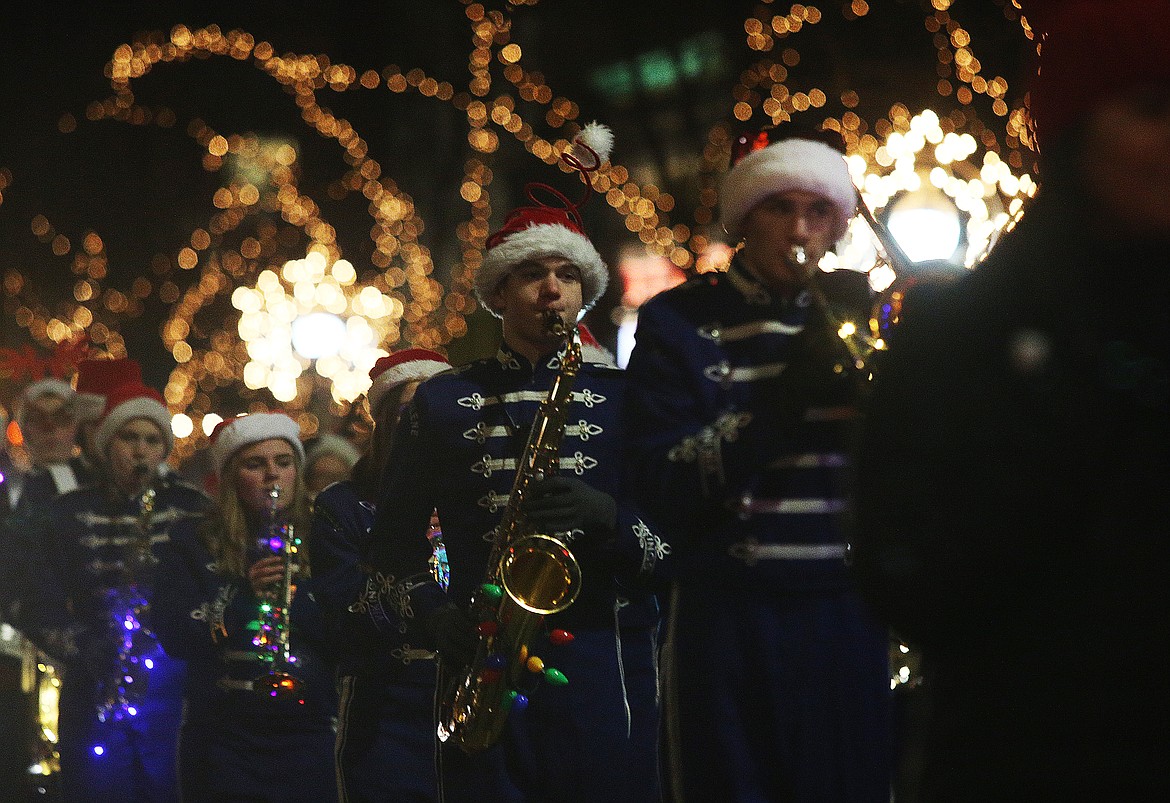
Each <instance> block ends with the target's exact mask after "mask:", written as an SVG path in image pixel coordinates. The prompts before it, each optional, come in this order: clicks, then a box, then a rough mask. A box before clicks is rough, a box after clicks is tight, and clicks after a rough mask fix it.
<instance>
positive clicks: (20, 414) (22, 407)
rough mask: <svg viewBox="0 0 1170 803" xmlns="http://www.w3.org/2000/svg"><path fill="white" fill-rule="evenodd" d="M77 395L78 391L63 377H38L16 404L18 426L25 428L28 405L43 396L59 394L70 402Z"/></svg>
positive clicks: (23, 392)
mask: <svg viewBox="0 0 1170 803" xmlns="http://www.w3.org/2000/svg"><path fill="white" fill-rule="evenodd" d="M76 395H77V392H76V391H75V390H73V388H72V387H71V386H70V384H69V383H68V382H66V381H65V380H63V379H57V378H56V377H49V378H47V379H38V380H37V381H36V382H33V383H32V384H31V385H29V386H28V387H26V388H25V389H24V390H23V391H22V392H21V394H20V398H19V399H18V401H17V405H16V423H17V426H19V427H20V428H21V429H24V427H25V423H26V422H27V420H28V406H29V405H30V404H32V403H33V402H34V401H36V400H37V399H39V398H41V397H42V396H59V397H60V398H61V399H63V400H65V402H66V403H68V402H71V401H72V400H73V397H74V396H76Z"/></svg>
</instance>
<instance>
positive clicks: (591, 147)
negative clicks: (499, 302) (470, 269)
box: [475, 121, 613, 318]
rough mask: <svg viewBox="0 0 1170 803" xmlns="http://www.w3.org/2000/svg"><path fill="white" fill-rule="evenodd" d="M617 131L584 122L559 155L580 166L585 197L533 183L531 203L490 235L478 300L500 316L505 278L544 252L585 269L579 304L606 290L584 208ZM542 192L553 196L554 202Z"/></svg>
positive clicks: (478, 276)
mask: <svg viewBox="0 0 1170 803" xmlns="http://www.w3.org/2000/svg"><path fill="white" fill-rule="evenodd" d="M612 148H613V132H612V131H610V129H609V128H608V127H606V126H604V125H602V124H600V123H598V122H596V121H595V122H592V123H589V124H588V125H586V126H585V127H584V128H583V129H582V130H581V132H580V133H579V134H578V135H577V136H576V137H574V138H573V142H572V143H571V144H570V146H569V148H568V150H567V151H566V152H565V153H564V154H562V155H561V160H562V161H563V162H564V163H565V164H567V165H569V166H570V167H572V168H574V169H575V170H579V171H580V172H581V175H582V176H583V177H584V179H585V182H586V188H585V196H584V198H582V200H581V201H580V202H578V203H573V202H572V201H570V200H569V199H568V198H566V197H565V196H564V195H563V194H561V193H560V192H558V191H557V190H556V189H554V188H552V187H550V186H549V185H547V184H542V183H540V182H532V183H530V184H528V185H527V187H526V188H525V190H526V193H527V195H528V198H529V200H531V201H532V202H533V204H534V205H533V206H520V207H517V208H516V209H513V210H512V211H511V212H510V213H508V217H507V219H506V220H505V221H504V225H503V226H501V227H500V230H499V231H496V232H494V233H493V234H492V235H491V236H490V237H488V239H487V253H486V254H485V255H484V259H483V264H482V265H481V266H480V268H479V270H478V271H476V274H475V295H476V296H477V297H478V298H479V301H480V304H482V305H483V308H484V309H486V310H487V311H488V312H490V313H491V314H493V315H495V316H496V317H497V318H498V317H500V315H499V313H498V312H497V311H496V310H495V309H494V308H493V307H492V305H491V303H490V302H491V297H492V294H493V293H494V292H495V290H496V288H497V287H498V286H499V284H500V282H501V281H503V280H504V277H506V276H507V275H508V273H509V272H511V270H512V269H513V268H515V267H516V266H517V265H520V264H521V263H523V262H526V261H528V260H532V259H540V258H542V257H550V256H556V257H563V258H564V259H567V260H569V261H570V262H572V263H573V265H574V266H575V267H576V268H577V269H578V270H579V271H581V303H582V307H583V308H584V309H589V308H590V307H592V306H593V305H594V304H596V303H597V300H598V299H600V298H601V297H602V296H603V295H604V294H605V288H606V286H607V285H608V284H609V268H608V267H607V266H606V264H605V260H603V259H602V258H601V254H600V253H599V252H598V251H597V248H595V247H594V245H593V242H592V241H591V240H590V239H589V237H588V235H587V234H586V233H585V225H584V222H583V221H582V219H581V212H580V208H581V206H582V205H583V204H584V203H585V201H586V200H588V198H589V196H590V194H591V193H592V187H593V184H592V178H591V174H592V173H595V172H597V170H598V168H600V167H601V165H602V164H604V163H605V161H606V160H607V159H609V152H610V150H611V149H612ZM538 193H540V194H543V195H547V196H550V197H552V198H555V199H556V200H557V201H558V202H559V203H560V204H561V205H560V206H551V205H549V204H547V203H545V202H544V201H543V200H542V199H541V198H539V197H538V195H537V194H538Z"/></svg>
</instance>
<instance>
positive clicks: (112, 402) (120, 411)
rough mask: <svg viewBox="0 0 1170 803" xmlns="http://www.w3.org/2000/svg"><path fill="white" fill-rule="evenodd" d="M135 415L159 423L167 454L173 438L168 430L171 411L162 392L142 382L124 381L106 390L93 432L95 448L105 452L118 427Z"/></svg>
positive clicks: (101, 452)
mask: <svg viewBox="0 0 1170 803" xmlns="http://www.w3.org/2000/svg"><path fill="white" fill-rule="evenodd" d="M136 418H145V419H146V420H147V421H151V422H153V423H155V424H157V425H158V428H159V429H160V430H162V434H163V438H164V439H165V440H166V444H167V449H166V453H167V454H170V452H171V447H172V446H174V443H175V438H174V434H173V433H172V432H171V413H170V410H168V409H167V406H166V404H165V403H164V402H163V397H162V394H161V393H159V392H158V391H157V390H155V389H154V388H148V387H147V386H146V385H144V384H142V383H141V382H125V383H123V384H121V385H119V386H117V387H116V388H114V389H113V390H110V391H109V392H108V393H106V407H105V411H104V412H103V413H102V417H101V420H100V422H99V423H98V427H97V430H96V431H95V432H94V434H93V443H94V448H95V449H96V450H97V452H98V454H105V453H106V447H107V446H109V444H110V440H111V439H112V438H113V437H114V433H116V432H117V431H118V430H119V429H121V428H122V427H123V426H124V425H125V424H127V423H129V422H130V421H133V420H134V419H136Z"/></svg>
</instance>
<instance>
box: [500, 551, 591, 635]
mask: <svg viewBox="0 0 1170 803" xmlns="http://www.w3.org/2000/svg"><path fill="white" fill-rule="evenodd" d="M500 580H501V584H502V585H503V586H504V591H506V592H507V593H508V596H509V597H511V598H512V599H513V600H515V602H516V604H517V605H519V606H520V607H521V608H523V609H524V610H526V611H531V612H532V613H539V614H544V615H548V614H550V613H558V612H560V611H563V610H564V609H565V608H568V607H569V606H570V605H572V604H573V601H574V600H576V599H577V594H578V593H579V592H580V590H581V566H580V564H579V563H577V559H576V558H575V557H573V553H572V552H570V551H569V549H568V547H566V546H565V545H564V544H563V543H561V542H560V541H558V540H557V539H555V538H553V537H551V536H548V535H543V534H540V533H534V534H532V535H526V536H524V537H523V538H519V539H517V540H516V541H515V542H514V543H512V544H509V545H508V548H507V549H506V550H505V552H504V559H503V561H502V562H501V564H500Z"/></svg>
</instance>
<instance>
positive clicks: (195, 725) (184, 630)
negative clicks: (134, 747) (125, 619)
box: [155, 521, 336, 803]
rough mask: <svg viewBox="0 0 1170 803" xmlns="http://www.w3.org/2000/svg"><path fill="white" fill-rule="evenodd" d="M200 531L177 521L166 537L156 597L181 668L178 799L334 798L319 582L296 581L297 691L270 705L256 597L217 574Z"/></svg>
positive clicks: (332, 706)
mask: <svg viewBox="0 0 1170 803" xmlns="http://www.w3.org/2000/svg"><path fill="white" fill-rule="evenodd" d="M200 525H201V523H200V522H198V521H188V522H184V523H183V524H182V525H181V526H180V527H179V528H178V530H177V532H175V533H173V534H172V542H171V547H170V549H169V550H167V552H166V554H165V556H164V559H163V562H162V564H161V566H160V568H159V583H160V586H159V589H160V590H159V592H158V593H157V594H156V596H155V617H156V626H157V628H158V631H159V638H160V640H161V641H162V643H163V645H164V647H166V649H167V652H168V653H169V654H171V655H173V656H175V657H176V658H180V659H183V660H185V661H187V664H188V676H187V684H186V696H187V712H186V716H185V718H184V721H183V727H182V732H181V736H180V754H179V757H180V771H181V775H182V778H181V780H182V787H183V790H184V799H186V800H206V801H219V800H228V799H247V800H281V801H294V800H301V801H306V803H309V801H313V802H314V803H318V802H319V801H327V800H331V799H334V798H335V795H336V792H335V783H334V774H333V766H332V751H333V738H334V736H333V728H334V722H333V716H334V712H335V710H336V694H335V690H334V680H333V676H332V671H331V666H330V664H329V663H328V662H327V661H326V660H325V659H324V657H323V655H324V653H325V645H324V633H325V625H324V612H323V610H322V606H321V604H320V603H319V602H318V601H317V592H318V583H317V582H316V580H315V579H313V578H309V579H297V580H296V586H297V589H296V595H295V597H294V598H293V604H292V608H291V611H290V614H289V621H290V623H291V627H290V631H289V632H290V643H291V654H292V656H293V662H292V663H291V664H290V666H291V667H292V668H291V674H292V675H293V676H294V677H295V678H296V679H297V680H299V681H300V693H299V695H293V696H291V697H287V698H286V697H284V696H283V695H282V696H280V697H278V698H277V699H271V698H270V697H269V696H267V695H266V694H265V693H264V692H263V689H262V688H261V685H262V682H263V680H264V679H265V676H266V675H267V674H268V673H269V672H270V671H271V670H272V665H271V664H270V663H269V662H267V661H265V660H264V658H263V657H262V656H261V653H260V652H259V650H258V649H257V647H255V646H254V645H253V636H254V635H255V633H256V629H257V625H258V621H257V618H258V616H260V605H261V600H260V599H259V598H257V597H256V595H255V594H254V593H253V592H252V589H251V587H250V585H249V584H248V582H247V581H246V580H245V579H243V578H240V577H233V576H230V575H228V574H225V573H223V572H221V571H219V570H218V568H217V567H216V564H215V561H214V559H213V558H212V556H211V553H210V552H209V551H208V549H207V548H206V547H205V546H204V544H203V542H202V541H201V540H200V538H199V527H200ZM258 557H260V555H259V554H253V555H252V557H251V560H255V559H257V558H258ZM288 766H295V767H297V771H296V773H295V775H289V774H287V773H285V772H283V771H281V770H280V769H279V768H282V767H288ZM209 767H214V768H215V772H214V774H213V773H210V772H209V771H208V769H209ZM266 768H268V770H267V771H266Z"/></svg>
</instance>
